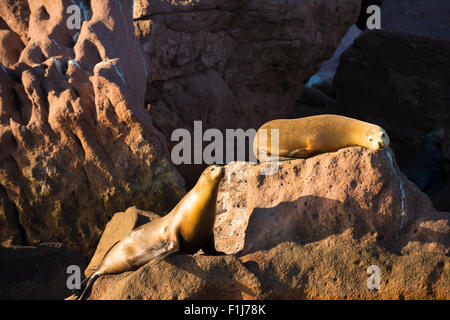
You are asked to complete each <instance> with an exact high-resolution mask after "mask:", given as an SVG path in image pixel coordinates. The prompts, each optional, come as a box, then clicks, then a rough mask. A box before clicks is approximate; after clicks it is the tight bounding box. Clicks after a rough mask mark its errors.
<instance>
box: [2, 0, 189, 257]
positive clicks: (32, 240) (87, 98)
mask: <svg viewBox="0 0 450 320" xmlns="http://www.w3.org/2000/svg"><path fill="white" fill-rule="evenodd" d="M71 4H72V2H71V1H62V0H61V1H59V0H55V1H52V3H49V2H47V1H32V2H31V3H30V12H31V13H30V24H29V30H28V35H29V41H28V43H27V45H26V47H25V49H24V50H23V51H22V53H21V56H20V59H19V63H17V64H16V65H14V66H13V67H12V69H7V68H5V67H2V68H1V69H0V141H1V143H0V186H1V190H0V203H1V204H2V209H1V210H0V220H1V221H2V222H3V221H5V224H4V225H3V224H2V225H1V226H0V230H1V236H0V242H1V243H4V244H11V243H19V244H24V243H25V244H38V243H40V242H45V241H59V242H64V243H65V244H67V245H68V246H69V247H70V248H81V249H83V251H84V253H85V254H87V255H91V254H92V252H93V249H94V248H95V244H96V243H97V241H98V239H99V236H100V233H101V230H102V229H103V228H104V225H105V224H106V222H107V221H108V220H109V217H110V216H111V214H112V213H114V212H117V211H119V210H124V209H125V208H127V207H129V206H131V205H137V206H139V207H141V208H146V209H150V210H154V211H155V212H157V213H159V214H163V213H165V212H167V211H168V210H170V209H171V208H172V207H173V206H174V205H175V204H176V203H177V201H178V200H179V199H180V198H181V197H182V195H183V194H184V182H183V179H182V178H181V176H180V175H179V174H178V172H176V170H175V169H174V168H173V166H172V165H171V162H170V159H169V157H168V153H167V148H166V143H165V140H164V136H163V135H162V134H161V133H160V132H159V131H158V130H157V129H156V128H155V127H154V126H153V125H152V121H151V119H150V116H149V114H148V113H147V112H146V111H145V109H144V96H145V79H146V76H147V75H146V69H145V64H144V60H143V59H142V54H141V52H140V47H139V44H138V42H137V41H136V39H135V38H134V36H133V33H134V30H133V23H132V21H133V20H132V2H126V3H121V2H116V1H92V2H91V5H90V7H89V10H91V11H90V14H92V16H91V19H90V20H89V21H85V22H84V23H83V24H82V28H81V31H80V32H79V34H78V36H77V37H75V38H74V37H73V36H74V33H75V32H76V30H69V29H68V28H67V27H66V20H65V19H66V18H67V13H66V8H67V6H68V5H71ZM45 12H47V14H45ZM106 30H108V32H106ZM74 39H75V40H76V41H75V42H74Z"/></svg>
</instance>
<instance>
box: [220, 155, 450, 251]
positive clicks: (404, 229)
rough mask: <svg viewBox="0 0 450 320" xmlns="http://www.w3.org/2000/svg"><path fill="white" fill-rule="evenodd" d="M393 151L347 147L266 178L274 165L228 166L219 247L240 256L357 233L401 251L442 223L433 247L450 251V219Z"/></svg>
mask: <svg viewBox="0 0 450 320" xmlns="http://www.w3.org/2000/svg"><path fill="white" fill-rule="evenodd" d="M387 152H389V154H391V151H390V150H388V151H382V152H372V151H370V150H368V149H366V148H363V147H355V148H346V149H341V150H339V151H337V152H335V153H327V154H322V155H318V156H315V157H312V158H309V159H306V160H304V159H300V160H292V161H284V162H281V163H280V166H279V168H278V171H277V172H276V174H273V175H262V170H263V168H267V166H268V165H269V164H249V163H244V162H236V163H233V164H229V165H227V166H226V175H225V178H224V180H223V181H222V183H221V185H220V186H219V196H218V209H217V211H218V217H217V222H216V226H215V239H216V246H217V249H218V250H220V251H224V252H226V253H229V254H231V253H239V254H240V255H242V254H247V253H250V252H254V251H258V250H266V249H270V248H272V247H274V246H275V245H277V244H278V243H281V242H284V241H295V242H298V243H300V244H306V243H309V242H313V241H318V240H321V239H324V238H326V237H328V236H330V235H332V234H337V233H341V232H344V231H345V230H347V229H349V228H351V229H352V230H353V233H354V237H355V238H356V239H359V238H360V237H362V236H364V235H366V234H368V233H370V234H376V237H377V239H378V241H380V243H382V244H383V245H384V246H387V247H389V248H390V249H391V250H395V251H399V250H400V248H401V246H402V245H403V246H404V245H406V243H407V242H408V241H409V240H411V238H408V237H409V236H408V232H409V231H410V230H411V229H414V230H416V233H417V232H418V231H417V228H416V227H413V225H414V223H416V222H417V221H418V220H421V219H424V220H425V221H428V222H429V223H430V224H433V225H435V224H436V223H437V224H440V223H443V225H441V227H437V230H436V232H437V235H439V236H438V237H437V238H435V239H434V240H433V241H432V242H435V243H434V245H433V246H436V247H440V248H441V250H442V251H443V252H448V249H449V247H448V246H449V239H448V237H447V236H446V233H447V232H448V231H449V226H448V220H449V218H450V217H449V216H445V214H444V216H440V215H441V213H439V212H436V210H435V209H434V208H433V206H432V204H431V201H430V200H429V198H428V197H427V196H426V195H425V194H423V193H422V192H420V190H418V188H417V187H416V186H415V185H414V184H413V183H411V182H410V181H409V180H408V179H407V178H406V177H405V176H404V175H403V174H401V173H400V171H399V169H398V167H397V165H396V163H395V160H394V159H392V160H391V157H392V155H390V156H389V154H387ZM391 161H392V162H391ZM267 226H276V227H272V228H267ZM422 228H424V226H422V227H421V228H420V229H422ZM425 238H429V237H425Z"/></svg>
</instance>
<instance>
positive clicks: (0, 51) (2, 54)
mask: <svg viewBox="0 0 450 320" xmlns="http://www.w3.org/2000/svg"><path fill="white" fill-rule="evenodd" d="M23 48H24V45H23V43H22V41H21V40H20V38H19V36H18V35H17V34H16V33H14V32H13V31H11V30H0V63H1V64H2V65H4V66H6V67H10V66H12V65H13V64H15V63H16V62H17V61H18V60H19V55H20V52H21V51H22V49H23Z"/></svg>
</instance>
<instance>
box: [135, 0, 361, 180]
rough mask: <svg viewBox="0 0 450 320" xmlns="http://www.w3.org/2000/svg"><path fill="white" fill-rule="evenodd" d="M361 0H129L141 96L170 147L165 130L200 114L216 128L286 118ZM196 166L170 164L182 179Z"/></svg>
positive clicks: (187, 125) (192, 176)
mask: <svg viewBox="0 0 450 320" xmlns="http://www.w3.org/2000/svg"><path fill="white" fill-rule="evenodd" d="M360 5H361V2H360V0H358V1H357V0H352V1H344V0H339V1H327V0H313V1H301V0H294V1H272V0H270V1H269V0H267V1H266V0H264V1H262V0H252V1H248V0H233V1H224V0H213V1H186V2H171V3H169V2H168V1H159V0H158V1H148V0H139V1H135V6H134V19H135V27H136V36H137V37H138V39H139V41H140V43H141V45H142V47H143V50H144V56H145V60H146V62H147V68H148V69H149V70H151V72H150V73H149V76H148V78H147V95H146V105H147V109H148V111H149V114H150V115H151V117H152V121H153V123H154V124H155V126H156V127H157V128H158V129H159V130H161V132H162V133H163V134H164V136H165V137H166V140H167V142H168V145H169V149H172V148H173V146H174V145H176V144H177V143H178V141H171V135H172V132H173V131H174V130H175V129H181V128H184V129H187V130H189V132H191V133H193V121H194V120H201V121H203V128H202V129H203V130H206V129H208V128H215V129H218V130H220V131H221V132H222V133H225V129H236V128H243V129H244V130H247V129H248V128H254V129H255V130H256V129H257V128H258V127H259V126H260V125H262V124H263V123H264V122H266V121H268V120H271V119H275V118H283V117H287V115H288V114H289V112H290V110H291V108H292V104H293V102H294V101H295V99H296V97H297V96H298V92H300V91H301V89H302V88H303V86H304V84H305V83H306V82H307V80H308V78H309V77H310V76H311V75H312V74H314V73H315V72H317V71H318V69H319V67H320V64H321V63H322V61H324V60H327V59H328V58H330V57H331V56H332V54H333V52H334V50H335V49H336V48H337V46H338V45H339V43H340V41H341V39H342V37H343V36H344V35H345V33H346V32H347V30H348V28H349V27H350V26H351V25H352V24H353V23H354V22H355V21H356V19H357V18H358V15H359V11H360ZM191 142H192V141H191ZM250 143H251V141H250ZM192 145H193V144H192ZM205 146H206V144H205ZM193 160H194V159H192V161H193ZM241 160H243V159H241ZM204 166H205V164H198V165H197V164H193V165H179V166H177V168H178V170H179V171H180V173H181V174H182V175H183V177H184V178H185V179H186V183H187V186H188V187H190V186H192V185H193V184H194V182H195V180H196V179H197V177H198V176H199V174H200V172H201V170H203V168H204Z"/></svg>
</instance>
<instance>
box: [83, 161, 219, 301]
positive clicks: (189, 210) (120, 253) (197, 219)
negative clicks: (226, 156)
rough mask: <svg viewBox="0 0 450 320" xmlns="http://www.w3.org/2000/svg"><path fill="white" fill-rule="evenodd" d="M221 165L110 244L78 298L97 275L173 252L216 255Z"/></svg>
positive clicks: (214, 166)
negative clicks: (169, 208) (155, 215)
mask: <svg viewBox="0 0 450 320" xmlns="http://www.w3.org/2000/svg"><path fill="white" fill-rule="evenodd" d="M223 176H224V168H223V167H220V166H216V165H212V166H209V167H208V168H206V169H205V170H204V171H203V173H202V174H201V176H200V178H199V179H198V181H197V183H196V184H195V186H194V187H193V188H192V189H191V191H189V192H188V193H187V194H186V195H185V196H184V197H183V198H182V199H181V200H180V202H179V203H178V204H177V205H176V206H175V208H173V209H172V211H170V212H169V213H168V214H167V215H165V216H164V217H161V218H159V219H156V220H153V221H151V222H149V223H146V224H144V225H142V226H140V227H138V228H136V229H134V230H133V231H131V232H130V234H129V235H128V236H127V237H126V238H125V239H123V240H121V241H118V242H117V243H116V244H114V245H113V246H112V247H111V248H110V249H109V250H108V252H107V253H106V254H105V256H104V257H103V260H102V262H101V263H100V264H99V266H98V267H97V269H96V271H95V272H94V273H93V274H92V275H91V276H90V277H89V278H87V279H86V280H84V281H83V283H82V288H81V289H80V290H79V292H81V294H79V295H78V294H76V295H77V296H78V299H79V300H81V299H83V297H84V296H85V295H86V292H87V290H88V289H89V288H90V287H91V286H92V284H93V283H94V281H95V280H96V279H97V278H98V277H99V276H101V275H105V274H117V273H122V272H124V271H129V270H136V269H138V268H139V267H141V266H143V265H144V264H146V263H148V262H150V261H152V264H156V263H158V262H160V261H161V260H163V259H165V258H167V257H168V256H169V255H173V254H175V253H179V254H184V253H186V254H194V253H196V252H197V251H198V250H200V249H203V252H204V253H205V254H209V255H219V254H222V253H221V252H218V251H216V249H215V245H214V236H213V227H214V222H215V218H216V201H217V192H218V187H219V182H220V181H221V179H222V178H223Z"/></svg>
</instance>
